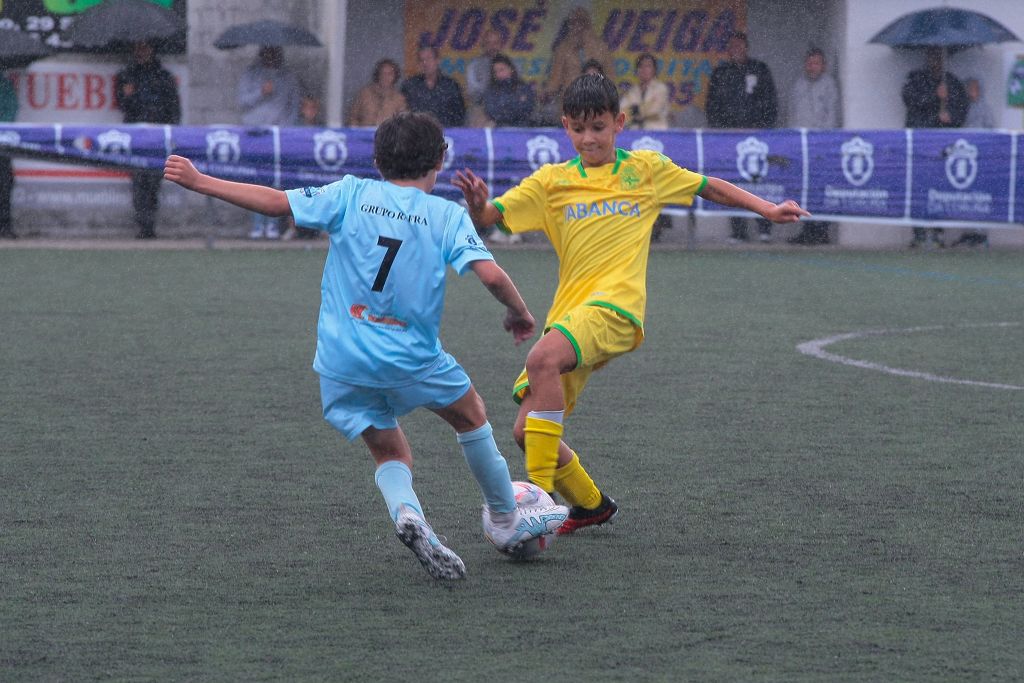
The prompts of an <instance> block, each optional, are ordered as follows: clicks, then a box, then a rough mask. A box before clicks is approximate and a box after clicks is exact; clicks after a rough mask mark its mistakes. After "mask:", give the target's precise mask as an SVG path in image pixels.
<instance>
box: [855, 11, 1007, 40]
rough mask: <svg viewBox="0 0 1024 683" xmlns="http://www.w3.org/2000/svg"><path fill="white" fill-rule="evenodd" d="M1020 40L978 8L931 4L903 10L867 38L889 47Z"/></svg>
mask: <svg viewBox="0 0 1024 683" xmlns="http://www.w3.org/2000/svg"><path fill="white" fill-rule="evenodd" d="M1014 40H1020V38H1018V37H1017V36H1015V35H1014V34H1013V31H1011V30H1010V29H1008V28H1006V27H1005V26H1003V25H1002V24H1000V23H999V22H998V21H996V20H995V19H993V18H992V17H989V16H987V15H985V14H982V13H981V12H975V11H973V10H966V9H959V8H956V7H935V8H932V9H926V10H921V11H918V12H911V13H910V14H904V15H903V16H902V17H900V18H899V19H896V20H895V21H894V22H892V23H891V24H889V25H888V26H886V27H885V28H884V29H882V30H881V31H879V32H878V33H877V34H875V37H874V38H872V39H871V40H870V41H869V42H872V43H882V44H883V45H889V46H892V47H946V48H957V47H970V46H972V45H987V44H988V43H1003V42H1008V41H1014Z"/></svg>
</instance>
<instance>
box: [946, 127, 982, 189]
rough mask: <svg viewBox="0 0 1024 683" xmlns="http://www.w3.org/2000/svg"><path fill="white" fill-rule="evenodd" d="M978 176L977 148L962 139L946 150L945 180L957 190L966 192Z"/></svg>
mask: <svg viewBox="0 0 1024 683" xmlns="http://www.w3.org/2000/svg"><path fill="white" fill-rule="evenodd" d="M977 175H978V148H977V147H976V146H974V145H972V144H971V143H969V142H967V140H964V139H963V138H960V139H959V140H957V141H956V142H954V143H953V146H952V147H948V148H946V178H947V179H948V180H949V184H950V185H952V186H953V187H955V188H956V189H958V190H966V189H967V188H968V187H970V186H971V184H972V183H973V182H974V178H975V176H977Z"/></svg>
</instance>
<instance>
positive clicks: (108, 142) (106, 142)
mask: <svg viewBox="0 0 1024 683" xmlns="http://www.w3.org/2000/svg"><path fill="white" fill-rule="evenodd" d="M96 142H97V143H98V144H99V146H100V149H99V151H100V152H102V153H103V154H123V155H124V156H131V153H132V136H131V135H130V134H128V133H124V132H121V131H119V130H108V131H107V132H105V133H100V134H99V135H97V136H96Z"/></svg>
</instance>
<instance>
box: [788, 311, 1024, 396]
mask: <svg viewBox="0 0 1024 683" xmlns="http://www.w3.org/2000/svg"><path fill="white" fill-rule="evenodd" d="M1019 325H1020V323H982V324H978V325H957V326H956V327H957V328H974V327H1018V326H1019ZM945 329H951V327H950V326H947V325H931V326H927V327H905V328H902V329H899V328H894V329H883V330H861V331H859V332H848V333H846V334H837V335H834V336H831V337H822V338H821V339H812V340H811V341H807V342H804V343H802V344H798V345H797V347H796V349H797V351H799V352H800V353H802V354H804V355H807V356H813V357H814V358H820V359H821V360H827V361H830V362H832V363H841V364H842V365H850V366H852V367H855V368H863V369H865V370H876V371H878V372H884V373H886V374H889V375H896V376H897V377H913V378H914V379H923V380H926V381H928V382H943V383H945V384H967V385H970V386H974V387H987V388H989V389H1010V390H1024V386H1018V385H1016V384H999V383H997V382H979V381H976V380H971V379H957V378H956V377H943V376H942V375H933V374H931V373H929V372H918V371H917V370H904V369H902V368H891V367H889V366H888V365H882V364H881V363H872V362H871V361H866V360H857V359H855V358H847V357H846V356H840V355H839V354H835V353H830V352H828V351H826V350H825V347H827V346H829V345H831V344H835V343H836V342H841V341H846V340H848V339H862V338H864V337H872V336H881V335H886V334H912V333H915V332H935V331H937V330H945Z"/></svg>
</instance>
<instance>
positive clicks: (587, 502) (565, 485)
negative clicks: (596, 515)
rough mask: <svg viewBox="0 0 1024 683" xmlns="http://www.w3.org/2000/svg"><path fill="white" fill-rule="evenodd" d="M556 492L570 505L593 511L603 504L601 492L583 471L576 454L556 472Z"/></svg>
mask: <svg viewBox="0 0 1024 683" xmlns="http://www.w3.org/2000/svg"><path fill="white" fill-rule="evenodd" d="M555 490H556V491H558V493H559V495H561V496H562V498H565V500H566V501H567V502H568V503H569V505H576V506H579V507H582V508H586V509H587V510H593V509H595V508H597V506H598V505H600V504H601V491H600V490H599V489H598V488H597V486H596V485H595V484H594V480H593V479H591V478H590V475H589V474H587V471H586V470H585V469H583V465H581V464H580V459H579V456H577V455H576V453H573V454H572V460H570V461H569V462H568V463H567V464H565V465H563V466H561V467H559V468H558V469H556V470H555Z"/></svg>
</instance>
